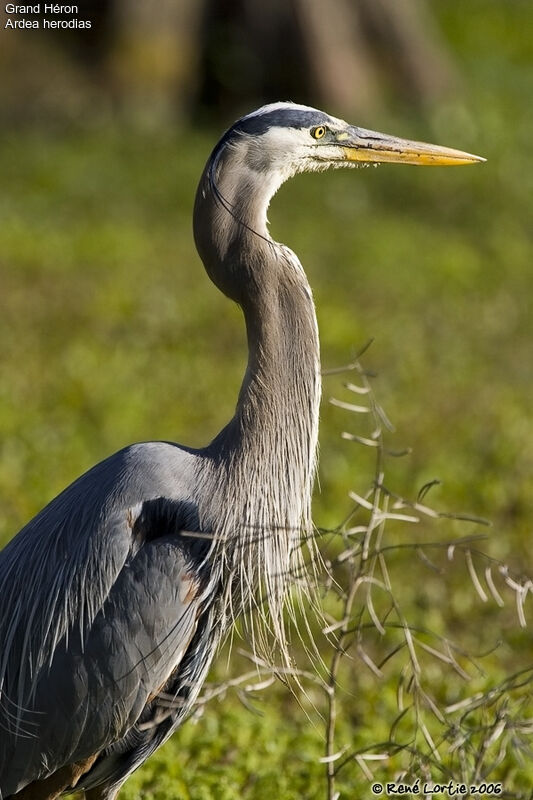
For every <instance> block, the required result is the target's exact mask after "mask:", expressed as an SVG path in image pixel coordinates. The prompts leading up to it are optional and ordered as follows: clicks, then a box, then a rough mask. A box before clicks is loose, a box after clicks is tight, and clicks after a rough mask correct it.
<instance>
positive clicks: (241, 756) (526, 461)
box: [0, 0, 533, 800]
mask: <svg viewBox="0 0 533 800" xmlns="http://www.w3.org/2000/svg"><path fill="white" fill-rule="evenodd" d="M434 5H435V8H436V9H437V11H438V14H439V19H440V21H441V24H442V26H443V28H444V30H445V33H446V36H447V38H448V39H449V41H450V42H451V43H452V47H453V49H454V52H455V54H456V57H457V59H458V62H459V66H460V71H461V73H462V75H463V78H464V86H463V90H462V93H461V94H460V96H459V97H458V98H457V99H455V100H453V101H450V102H449V103H448V104H447V105H446V106H444V107H442V106H441V107H440V108H439V109H437V110H436V111H435V112H434V113H432V114H430V115H428V117H427V118H425V119H420V118H419V117H418V118H416V119H413V118H409V117H408V116H406V115H405V114H402V113H401V111H400V109H397V108H394V107H393V108H392V110H391V114H390V116H389V117H387V118H384V117H383V118H380V119H378V120H375V119H374V120H368V119H365V120H354V122H357V123H358V124H361V125H364V126H365V127H372V128H376V129H382V130H385V131H388V132H390V133H397V134H399V135H404V136H407V137H410V138H419V139H425V140H432V141H436V142H439V143H442V144H447V145H450V146H453V147H459V148H461V149H465V150H469V151H471V152H476V153H480V154H481V155H483V156H485V157H486V158H487V159H488V161H487V164H485V165H483V166H477V167H471V168H462V169H434V170H429V169H428V170H417V169H411V168H405V167H381V168H380V169H377V170H374V169H367V170H361V171H358V172H353V171H346V172H342V173H335V174H327V175H310V176H302V177H299V178H298V179H295V180H294V181H292V182H291V183H290V184H289V185H287V186H286V187H284V188H283V189H282V191H281V192H280V195H279V197H276V198H275V200H274V202H273V206H272V209H271V212H270V218H271V223H272V225H271V228H272V232H273V235H274V236H275V238H277V239H279V240H280V241H283V242H285V243H287V244H288V245H290V246H291V247H292V248H293V249H294V250H295V251H296V252H297V253H298V255H299V256H300V258H301V260H302V263H303V264H304V265H305V267H306V269H307V272H308V275H309V278H310V281H311V284H312V286H313V289H314V293H315V299H316V303H317V308H318V316H319V324H320V330H321V339H322V358H323V364H324V366H325V367H332V366H338V365H340V364H343V363H346V362H348V361H350V359H351V358H352V357H353V355H354V353H355V352H356V351H357V350H358V349H359V348H360V346H361V345H362V344H363V343H364V342H365V341H366V340H367V339H368V338H369V337H374V338H375V342H374V344H373V346H372V348H371V350H370V352H369V353H368V354H367V355H366V356H365V359H364V362H365V365H366V366H368V367H369V368H371V369H375V370H376V372H377V373H378V377H377V378H376V380H375V381H374V388H375V391H376V393H377V396H378V399H379V400H380V402H381V403H382V404H383V405H384V407H385V409H386V411H387V413H388V415H389V417H390V418H391V419H392V421H393V422H394V424H395V425H396V427H397V433H396V434H395V435H394V436H393V437H391V438H390V444H391V446H394V447H397V448H399V447H403V446H407V445H408V446H410V447H412V448H413V454H412V455H411V456H409V457H407V458H404V459H399V460H397V461H394V462H393V463H391V464H390V467H389V471H388V475H387V482H388V484H389V485H390V488H392V489H394V490H395V491H398V492H400V493H405V494H407V495H409V496H411V497H414V496H416V492H417V491H418V488H419V487H420V486H421V485H423V484H424V483H426V482H427V481H428V480H431V479H433V478H439V479H440V480H441V481H442V486H441V487H440V488H439V489H438V490H436V491H434V492H433V494H432V501H433V503H434V504H435V505H436V506H438V507H440V508H446V509H449V510H456V511H458V510H462V511H469V512H473V513H476V514H479V515H481V516H483V517H487V518H489V519H490V520H491V521H492V523H493V527H492V531H491V533H490V539H489V541H488V543H487V544H486V546H485V548H486V549H487V550H488V551H489V552H490V553H491V554H493V555H494V556H496V557H498V558H503V559H505V560H506V561H507V562H508V563H510V564H511V565H514V566H515V567H516V568H518V569H522V568H523V569H525V570H526V572H527V571H528V570H529V571H530V572H531V571H532V569H531V557H530V549H531V548H530V534H531V496H532V489H533V481H532V475H533V424H532V418H531V397H532V394H533V369H532V356H531V342H532V332H533V331H532V319H533V304H532V280H533V276H532V238H533V237H532V233H533V227H532V225H531V198H532V196H533V169H532V158H531V147H530V138H531V131H532V130H533V105H532V104H531V97H532V95H533V39H532V37H531V25H530V24H531V10H530V7H529V4H528V3H526V2H520V1H519V0H516V2H513V3H508V4H502V3H498V2H496V0H493V1H492V2H489V0H486V1H485V0H473V1H472V2H471V3H470V4H469V7H468V11H466V9H464V8H462V7H460V6H459V5H458V4H450V3H446V2H444V0H439V2H437V3H435V4H434ZM228 122H230V121H229V120H228ZM217 135H218V132H214V131H205V130H204V131H200V130H191V129H182V130H172V131H171V130H166V131H161V130H160V131H157V132H151V133H150V134H147V133H138V132H136V131H135V130H132V129H128V128H126V127H125V126H124V127H113V128H106V129H100V128H96V129H95V128H93V127H91V126H88V127H87V128H86V129H80V128H76V129H73V130H72V131H62V132H61V133H60V134H58V133H57V132H56V134H53V133H52V132H50V130H49V131H48V132H44V131H41V130H38V129H35V128H33V129H32V130H28V131H20V132H19V133H18V134H17V135H14V134H6V135H5V136H4V138H3V142H2V148H1V150H0V171H1V175H2V184H3V188H2V193H1V197H0V219H1V220H2V222H1V225H0V296H1V308H2V313H1V315H0V341H1V343H2V348H1V358H0V498H1V508H2V513H1V516H0V538H1V540H2V541H3V542H5V541H7V539H8V538H9V537H10V536H11V535H12V534H13V533H14V532H15V531H16V530H18V529H19V528H20V527H21V526H22V525H23V523H24V522H25V521H26V520H27V519H28V518H30V517H31V516H32V515H33V514H34V513H35V512H36V511H37V510H38V509H39V508H40V507H42V505H43V504H44V503H46V502H47V501H48V500H49V499H50V498H51V497H53V496H54V495H55V494H56V493H57V492H59V491H60V490H61V489H62V488H63V487H64V486H65V485H66V484H67V483H69V482H70V481H71V480H72V479H74V478H75V477H76V476H77V475H78V474H80V473H81V472H82V471H84V470H85V469H87V468H88V467H90V466H91V465H92V464H93V463H95V462H96V461H97V460H100V459H102V458H103V457H105V456H106V455H108V454H109V453H110V452H112V451H114V450H117V449H118V448H120V447H122V446H123V445H125V444H128V443H129V442H131V441H139V440H145V439H172V440H176V441H179V442H181V443H183V444H188V445H193V446H194V445H202V444H204V443H206V442H208V441H209V440H210V439H211V437H212V436H213V435H214V434H215V433H216V432H217V431H218V430H219V428H220V427H221V426H222V425H223V424H224V423H225V422H226V421H227V419H228V418H229V417H230V416H231V414H232V412H233V408H234V404H235V400H236V396H237V392H238V388H239V383H240V380H241V377H242V374H243V369H244V364H245V341H244V332H243V325H242V320H241V316H240V313H239V310H238V309H237V308H236V307H234V306H232V305H231V304H230V303H228V301H227V300H226V299H225V298H223V297H222V296H221V295H220V294H219V293H218V292H217V291H216V289H215V288H214V287H213V286H212V285H211V284H210V283H209V281H208V279H207V278H206V276H205V274H204V272H203V269H202V266H201V264H200V261H199V259H198V257H197V255H196V253H195V250H194V245H193V242H192V235H191V208H192V202H193V197H194V191H195V187H196V181H197V179H198V177H199V175H200V172H201V169H202V167H203V164H204V162H205V159H206V157H207V156H208V154H209V151H210V148H211V146H212V145H213V143H214V141H215V139H216V137H217ZM331 395H336V396H338V397H342V398H343V399H350V398H348V397H347V396H346V394H345V392H344V389H343V388H342V377H341V378H339V377H338V376H337V377H328V378H326V379H325V381H324V404H323V411H322V426H321V437H320V441H321V463H320V489H319V490H317V493H316V498H315V520H316V522H317V524H320V525H324V526H333V525H335V524H337V523H339V522H340V520H341V519H342V518H343V517H344V516H345V513H346V511H347V510H348V509H349V502H348V500H347V492H348V490H349V489H351V488H353V489H356V490H357V491H361V490H364V489H365V488H366V487H367V486H368V485H369V482H370V480H371V461H370V460H368V461H365V456H364V454H362V455H361V452H360V449H354V447H353V445H352V444H351V443H349V442H345V441H342V440H341V439H340V438H339V434H340V432H341V431H342V430H343V429H345V428H346V426H347V425H349V424H351V419H350V418H349V417H348V418H347V417H346V413H345V412H343V411H342V410H339V409H336V408H333V407H331V406H329V405H328V403H327V399H328V397H329V396H331ZM456 532H457V528H456V526H455V525H452V524H450V523H445V524H442V525H440V526H439V528H438V534H439V535H441V536H442V537H443V538H446V537H449V536H451V535H452V534H454V533H456ZM464 532H467V533H468V532H470V528H469V526H463V528H462V529H461V533H464ZM432 535H433V536H435V532H434V531H433V533H432ZM406 569H409V565H406ZM416 580H417V579H415V582H414V583H413V582H411V581H407V582H406V583H408V584H409V585H408V586H406V587H405V592H406V598H407V600H408V601H409V602H413V603H415V605H416V603H417V602H420V600H419V598H420V593H419V592H418V589H419V587H417V585H416ZM438 582H439V579H438V578H435V581H434V583H430V584H428V585H427V586H425V592H426V595H427V596H426V600H425V604H422V611H423V613H424V614H426V615H430V616H431V617H432V620H433V623H432V624H434V625H436V626H437V627H439V626H441V625H442V626H445V625H446V624H449V622H450V620H452V623H453V624H456V625H457V626H458V627H461V626H464V627H466V628H469V627H470V628H471V629H476V628H477V627H479V626H486V627H490V628H492V627H494V632H495V636H494V638H495V639H497V638H501V637H503V636H504V632H503V629H502V630H499V625H500V621H498V620H503V621H502V622H501V624H502V625H509V626H511V625H513V624H515V623H512V622H511V621H510V619H511V617H510V616H509V617H506V616H504V617H503V618H501V617H500V616H498V617H497V618H495V617H493V614H495V612H494V610H493V608H492V607H491V608H487V607H486V606H485V607H483V606H482V605H481V604H480V603H479V602H478V601H477V600H476V597H475V595H474V597H472V590H471V587H470V586H469V587H468V591H466V590H465V589H464V587H462V586H461V582H460V581H459V582H458V583H457V584H456V585H455V590H454V591H455V592H456V594H453V596H450V595H446V594H444V595H443V590H442V584H441V586H440V589H439V588H438V586H437V584H438ZM420 591H421V590H420ZM432 597H433V598H437V597H438V603H436V604H435V603H433V605H432V604H431V598H432ZM428 604H429V606H428ZM428 608H429V610H428ZM466 615H468V618H466ZM529 639H530V637H529ZM510 641H511V642H512V637H511V639H510ZM524 642H525V638H524V637H522V638H520V637H517V638H516V642H515V647H516V650H513V649H512V646H511V645H510V644H509V642H508V643H507V657H506V659H507V662H508V663H509V664H511V663H513V661H514V659H516V661H517V662H518V661H520V660H521V659H523V658H526V656H527V654H525V655H524V653H523V648H524V646H525V645H524ZM530 644H531V642H530V641H529V645H530ZM509 648H511V649H510V650H509ZM520 648H522V652H517V651H518V650H519V649H520ZM526 661H527V658H526ZM352 663H355V662H352ZM493 664H494V666H493V669H494V673H490V672H489V674H488V675H487V676H486V681H487V682H488V683H490V681H491V680H498V679H501V677H502V674H498V667H497V666H496V661H494V662H493ZM220 669H222V667H220ZM360 673H361V668H360V666H359V665H358V664H357V663H355V665H354V666H353V669H351V670H349V671H347V673H346V675H345V676H344V681H345V685H344V689H345V690H346V697H347V698H348V699H347V705H346V708H347V709H349V713H346V714H343V715H341V719H340V725H341V728H342V736H343V737H344V738H345V739H347V738H351V740H352V741H357V742H359V743H360V744H361V745H362V744H364V743H370V742H371V741H375V742H379V741H380V740H381V739H383V738H386V736H387V730H388V726H389V725H390V721H391V719H392V717H391V719H389V720H388V717H387V715H388V714H389V713H390V709H392V708H393V707H394V697H393V690H392V688H391V689H390V690H389V687H388V685H387V687H386V688H385V690H381V689H380V684H379V682H378V681H376V680H375V679H374V678H366V677H365V676H364V675H363V676H361V674H360ZM436 680H437V681H438V676H437V677H436ZM260 708H261V712H262V716H261V717H259V716H254V715H253V714H251V713H249V711H247V710H245V709H244V708H242V707H241V706H240V705H239V704H238V702H237V701H236V700H235V699H232V698H228V699H227V700H226V701H225V702H224V703H222V704H218V703H216V702H215V703H214V704H213V705H212V706H210V707H208V708H207V710H206V711H205V714H204V715H203V717H202V719H201V720H200V721H199V722H198V724H192V723H191V724H189V725H187V726H185V727H184V728H183V730H182V731H181V733H179V734H178V735H177V736H175V737H174V739H173V740H172V742H170V743H169V744H168V745H166V747H165V748H163V749H162V750H161V751H160V753H159V754H158V755H157V756H156V757H154V758H152V759H151V760H150V761H149V762H148V764H147V765H146V766H145V767H144V768H143V769H142V770H141V771H139V772H138V773H137V774H136V776H135V777H134V778H133V779H132V780H131V781H130V782H129V783H128V784H127V785H126V788H125V790H124V797H125V800H128V799H129V798H131V799H132V798H134V797H137V796H139V791H140V789H141V788H142V789H143V797H146V798H156V799H157V800H163V799H164V798H165V799H166V798H183V799H185V798H192V799H194V800H211V798H213V800H214V798H217V800H226V799H227V800H229V799H230V798H236V797H242V798H252V797H253V798H258V799H259V800H260V799H261V798H263V797H264V798H269V800H270V798H272V797H279V798H282V800H290V799H291V798H300V797H309V798H311V797H312V798H315V797H322V796H323V792H324V785H323V783H322V781H323V777H322V772H323V766H321V765H320V764H318V763H317V758H318V757H319V756H320V755H321V754H322V752H323V740H322V739H323V728H322V727H321V724H320V721H319V720H318V718H316V719H311V720H309V719H307V717H306V715H305V713H304V712H303V711H302V710H301V709H300V708H299V707H298V704H297V703H296V702H294V701H291V700H290V699H288V698H287V694H286V693H285V692H284V691H283V690H282V689H279V690H276V691H273V692H272V691H271V693H270V694H269V696H268V701H267V702H265V703H262V704H261V706H260ZM309 713H311V716H312V712H309ZM387 720H388V721H387ZM516 770H517V767H516V765H511V766H509V765H508V772H507V773H506V775H507V779H508V780H510V781H516V782H517V783H516V785H515V786H510V785H507V784H506V788H507V789H508V790H511V789H514V790H515V791H516V790H517V788H518V785H519V783H520V786H522V787H523V786H524V785H526V784H524V781H525V782H526V783H527V781H528V780H530V781H531V772H530V773H529V778H528V776H527V775H526V774H525V773H521V772H517V771H516ZM357 774H358V776H359V780H360V781H362V783H361V784H360V785H361V786H363V787H364V786H365V785H366V783H365V779H364V778H363V777H362V776H361V774H360V773H357ZM354 780H355V778H354ZM339 788H343V789H344V790H345V791H346V796H347V797H350V796H352V797H353V796H355V795H354V794H353V793H352V792H353V791H354V790H353V785H352V788H351V789H350V788H349V785H348V784H346V785H344V786H343V785H342V784H341V786H340V787H339ZM360 791H364V789H361V790H360Z"/></svg>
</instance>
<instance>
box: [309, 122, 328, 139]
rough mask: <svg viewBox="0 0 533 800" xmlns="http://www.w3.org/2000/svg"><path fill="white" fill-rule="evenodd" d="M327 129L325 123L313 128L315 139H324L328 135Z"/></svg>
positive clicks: (312, 133) (312, 134) (312, 132)
mask: <svg viewBox="0 0 533 800" xmlns="http://www.w3.org/2000/svg"><path fill="white" fill-rule="evenodd" d="M326 131H327V128H326V126H325V125H317V127H316V128H312V129H311V136H312V137H313V139H322V138H323V137H324V136H325V135H326Z"/></svg>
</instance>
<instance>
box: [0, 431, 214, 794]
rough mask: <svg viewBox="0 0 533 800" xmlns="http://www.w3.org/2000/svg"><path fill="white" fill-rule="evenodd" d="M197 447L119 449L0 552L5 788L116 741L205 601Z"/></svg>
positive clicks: (161, 679) (170, 665)
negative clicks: (195, 532) (189, 533)
mask: <svg viewBox="0 0 533 800" xmlns="http://www.w3.org/2000/svg"><path fill="white" fill-rule="evenodd" d="M197 460H198V457H197V456H195V455H194V453H192V452H189V451H184V450H181V449H180V448H177V447H176V446H172V445H169V444H164V443H147V444H144V445H134V446H132V447H131V448H127V449H126V450H124V451H121V452H120V453H117V454H116V455H115V456H112V457H111V458H110V459H107V460H106V461H104V462H102V463H101V464H99V465H97V466H96V467H95V468H93V469H92V470H90V471H89V472H88V473H86V474H85V475H84V476H82V477H81V478H80V479H79V480H78V481H76V482H75V483H74V484H72V486H70V487H69V488H68V489H66V490H65V491H64V492H63V493H62V494H61V495H59V496H58V497H57V498H56V499H55V500H54V501H52V503H51V504H50V505H49V506H47V507H46V508H45V509H43V511H42V512H41V513H40V514H39V515H37V517H35V518H34V520H32V522H30V523H29V524H28V525H27V526H26V528H24V529H23V530H22V531H21V532H20V534H19V535H18V536H17V537H15V539H14V540H13V541H12V542H10V544H9V545H8V546H7V547H6V548H5V549H4V551H2V553H1V554H0V690H1V697H0V729H1V732H0V791H1V792H2V793H3V794H4V795H9V794H11V793H13V792H15V791H17V790H19V789H20V788H22V787H23V786H24V785H26V784H27V783H29V782H31V781H32V780H36V779H40V778H44V777H46V776H47V775H49V774H51V773H52V772H54V771H55V770H56V769H58V768H59V767H61V766H63V765H64V764H66V763H71V762H73V761H78V760H82V759H85V758H88V757H89V756H91V755H94V754H96V753H98V752H100V751H101V750H102V749H103V748H105V747H106V746H108V745H109V744H110V743H112V742H114V741H116V740H117V739H120V738H121V737H122V736H124V734H125V733H126V732H127V730H128V729H129V728H130V727H131V726H132V725H133V724H134V723H135V721H136V720H137V718H138V717H139V715H140V714H141V712H142V711H143V709H144V707H145V706H146V704H147V702H148V701H149V700H150V698H151V697H152V696H153V695H154V694H156V693H157V692H158V690H159V688H160V687H161V686H162V685H163V684H165V682H166V681H167V679H168V677H169V675H170V674H171V673H172V672H173V671H174V670H175V669H176V666H177V665H178V664H179V662H180V661H181V659H182V658H183V655H184V653H185V652H186V650H187V647H188V646H189V643H190V641H191V639H192V638H193V636H194V633H195V630H196V626H197V623H198V619H199V616H200V614H201V611H202V607H203V605H204V603H205V591H204V589H205V580H204V578H203V576H202V573H201V564H202V563H203V557H202V553H201V552H200V550H199V549H198V548H199V545H198V543H197V540H195V539H190V538H189V537H187V538H185V537H183V536H181V535H180V531H181V530H184V529H188V530H190V529H194V527H195V526H197V524H198V520H197V513H196V507H195V502H194V485H195V483H196V478H197V476H196V471H197Z"/></svg>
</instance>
